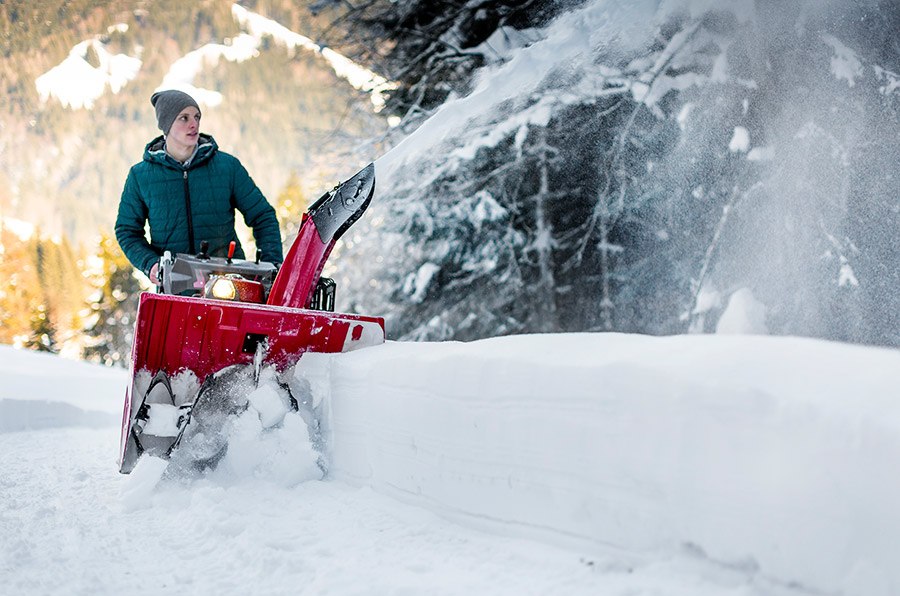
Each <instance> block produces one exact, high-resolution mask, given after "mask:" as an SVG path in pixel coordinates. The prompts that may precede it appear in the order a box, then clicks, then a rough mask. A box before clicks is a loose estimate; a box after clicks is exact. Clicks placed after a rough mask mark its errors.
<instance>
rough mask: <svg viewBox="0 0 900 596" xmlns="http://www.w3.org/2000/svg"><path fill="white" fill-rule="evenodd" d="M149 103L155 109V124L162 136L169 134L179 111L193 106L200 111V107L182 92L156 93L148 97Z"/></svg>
mask: <svg viewBox="0 0 900 596" xmlns="http://www.w3.org/2000/svg"><path fill="white" fill-rule="evenodd" d="M150 103H151V104H153V107H154V108H156V122H157V124H158V125H159V129H160V130H161V131H163V134H166V135H167V134H169V129H170V128H172V123H173V122H175V118H177V117H178V114H180V113H181V110H183V109H184V108H186V107H188V106H194V107H195V108H197V110H198V111H199V110H200V106H198V105H197V102H196V101H194V98H193V97H191V96H190V95H188V94H187V93H185V92H184V91H176V90H175V89H168V90H166V91H157V92H156V93H154V94H153V95H151V96H150Z"/></svg>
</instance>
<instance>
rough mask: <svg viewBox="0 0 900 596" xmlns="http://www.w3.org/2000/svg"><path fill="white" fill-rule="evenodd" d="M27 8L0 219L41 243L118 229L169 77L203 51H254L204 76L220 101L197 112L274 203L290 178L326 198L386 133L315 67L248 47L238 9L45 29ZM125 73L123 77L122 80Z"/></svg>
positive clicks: (303, 59) (14, 48) (22, 16)
mask: <svg viewBox="0 0 900 596" xmlns="http://www.w3.org/2000/svg"><path fill="white" fill-rule="evenodd" d="M20 4H22V3H18V2H16V3H13V4H11V5H7V4H5V5H4V6H3V7H2V11H3V13H4V20H5V23H4V27H6V32H10V31H13V32H17V33H18V36H16V37H15V38H14V39H13V41H11V42H10V43H9V45H8V46H7V48H6V50H7V52H8V58H7V59H6V60H5V61H4V66H3V69H2V76H0V82H2V83H3V85H4V86H5V87H6V89H7V91H8V92H7V94H6V102H7V103H6V105H5V106H3V105H0V108H2V109H0V124H2V131H3V135H2V137H0V153H2V155H3V159H2V162H0V182H2V184H0V188H2V189H3V190H2V191H0V212H2V215H4V216H14V217H17V218H20V219H23V220H26V221H29V222H31V223H33V224H35V225H38V226H39V227H40V228H41V229H42V230H43V231H44V232H45V233H57V234H58V233H62V232H65V233H66V234H67V235H68V236H70V238H72V239H73V240H74V241H76V242H79V243H84V242H92V241H93V239H94V236H95V235H96V234H97V232H98V230H101V229H111V227H112V223H113V221H114V218H115V209H116V205H117V203H118V198H119V194H120V193H121V187H122V184H123V183H124V179H125V176H126V175H127V172H128V168H129V167H130V166H131V165H132V164H133V163H136V162H137V161H139V160H140V158H141V155H142V151H143V147H144V145H145V144H146V143H147V142H148V141H149V140H150V139H152V138H153V137H155V136H156V135H157V134H159V131H158V130H157V129H156V124H155V119H154V115H153V110H152V107H151V106H150V105H149V97H150V94H151V93H152V92H153V91H154V90H155V89H156V88H157V87H158V86H160V85H163V84H171V83H170V82H168V81H172V79H171V75H172V72H171V69H172V68H173V66H176V65H177V64H178V63H179V61H180V60H182V59H183V58H184V57H185V56H186V55H188V54H189V53H191V52H194V51H197V50H198V49H202V48H204V47H213V46H218V47H222V48H233V49H237V48H236V45H237V44H238V43H244V42H246V40H248V39H249V40H255V43H256V44H259V45H258V47H257V48H255V49H254V48H251V53H250V55H249V56H247V58H248V59H243V60H240V61H233V62H232V61H228V60H227V59H219V60H213V61H208V62H205V63H201V66H200V69H199V71H197V72H196V73H195V75H194V76H195V78H196V81H195V83H196V84H197V85H198V86H204V87H206V88H207V89H210V90H212V91H213V92H214V94H215V95H214V96H213V97H216V98H217V99H220V100H221V103H218V102H217V101H211V100H210V99H209V97H208V96H203V97H199V98H198V100H199V101H200V102H201V105H202V107H203V109H204V123H203V129H204V131H206V132H209V133H210V134H212V135H213V136H214V137H215V138H216V139H217V141H218V142H219V144H220V146H221V147H222V148H223V149H224V150H226V151H230V152H232V153H234V154H235V155H237V156H238V157H239V158H240V159H241V160H242V161H243V162H244V164H245V165H246V166H247V168H248V170H249V171H250V172H251V175H253V176H254V178H255V180H256V181H257V183H258V184H259V185H260V187H261V188H262V189H263V191H264V193H266V194H267V196H268V197H269V198H270V200H271V201H272V202H275V199H276V197H277V194H278V193H279V191H281V189H282V188H284V187H285V185H286V184H287V182H288V179H289V178H290V175H291V173H292V172H294V173H296V174H297V175H298V176H299V178H300V179H301V180H302V181H303V182H304V184H305V186H306V187H307V188H309V187H313V188H314V189H315V190H320V189H321V186H322V185H323V177H324V180H325V182H324V185H329V184H332V183H333V178H334V177H340V175H341V174H343V173H344V170H346V169H352V168H353V167H355V166H356V164H357V162H358V161H359V160H360V158H359V157H356V158H351V159H347V157H346V152H347V151H348V150H350V149H352V148H353V147H355V146H356V145H357V144H358V143H359V142H360V141H361V140H362V139H365V138H369V137H371V136H373V135H374V134H376V133H377V132H379V131H381V130H383V129H384V124H383V121H382V120H381V119H380V118H378V117H377V116H375V115H374V113H373V110H372V105H371V103H369V102H368V96H367V95H366V94H365V93H362V92H359V91H357V90H356V89H354V88H353V87H352V86H351V85H350V84H348V83H347V81H346V79H345V78H343V77H341V76H338V75H337V74H335V71H334V68H333V66H332V65H331V64H329V62H328V61H327V60H325V59H323V58H322V56H321V55H320V54H316V53H315V52H312V51H309V50H304V49H296V50H292V49H289V48H288V47H287V46H285V45H284V44H283V43H281V42H279V41H278V40H277V39H276V38H274V37H272V36H268V37H266V39H264V40H262V41H260V40H261V34H257V35H256V36H255V37H254V36H252V35H248V31H249V26H250V25H249V24H248V21H247V19H246V18H245V19H243V20H241V19H239V18H238V16H239V14H246V11H244V13H239V14H238V13H236V9H235V8H234V7H235V5H234V4H233V3H231V2H224V1H221V0H214V1H211V2H205V3H202V4H199V5H194V4H188V5H186V4H184V3H180V2H170V1H163V2H155V3H154V4H153V5H152V7H147V8H142V7H141V6H142V5H141V6H137V7H135V6H134V5H131V4H130V3H126V4H124V5H123V4H122V3H117V2H108V3H101V4H98V3H89V4H90V5H91V8H90V9H86V8H84V7H81V8H79V6H76V5H74V4H73V5H71V6H69V5H66V6H64V7H60V9H59V14H61V15H63V18H60V19H59V20H58V21H52V22H49V24H48V25H45V26H38V25H37V24H34V21H35V20H36V18H37V17H36V16H34V15H31V13H30V9H29V8H28V6H27V3H25V4H24V5H21V6H20ZM240 10H243V9H240ZM26 13H27V14H26ZM23 23H31V24H32V25H33V26H31V27H25V26H24V25H23ZM232 40H233V41H232ZM73 48H74V51H73ZM70 52H71V53H70ZM63 62H66V64H65V65H64V66H67V67H68V68H69V72H70V73H71V72H76V73H81V76H80V77H78V78H77V79H76V80H74V81H71V80H70V82H69V83H68V84H69V85H71V84H73V83H74V84H75V85H77V86H78V88H77V89H74V90H73V89H70V90H69V91H68V93H69V95H71V94H72V93H73V92H74V91H78V92H79V95H76V96H75V97H78V99H76V100H73V101H67V98H68V97H69V96H68V95H66V94H65V93H64V92H62V90H60V89H57V91H60V92H56V93H55V92H53V91H52V87H53V84H54V83H55V84H56V85H57V87H59V86H60V85H63V86H64V85H65V84H66V81H65V78H64V77H60V76H57V77H56V81H53V80H52V79H51V78H50V74H49V73H51V71H53V69H58V70H57V71H55V74H56V75H60V74H61V70H65V69H64V68H61V66H60V65H62V64H63ZM119 64H122V65H123V66H125V67H126V68H125V69H124V70H117V68H118V65H119ZM138 65H139V67H138ZM72 68H77V69H78V70H77V71H72ZM135 71H136V72H135ZM110 72H112V74H113V75H114V76H112V77H110ZM123 72H124V73H126V74H127V76H121V75H122V74H123ZM116 75H118V76H116ZM42 76H43V77H44V78H43V79H41V77H42ZM167 77H170V78H168V79H167ZM61 78H62V79H63V80H62V82H60V79H61ZM91 81H93V83H91ZM104 81H105V82H106V85H107V90H106V91H103V92H102V93H99V94H97V92H96V91H95V92H93V93H89V94H88V95H89V96H90V97H89V98H88V99H87V101H85V98H84V97H82V96H84V94H85V92H86V91H88V90H89V88H90V85H91V84H94V85H99V87H97V89H98V90H102V88H103V84H104ZM39 82H40V83H41V84H40V86H39V84H38V83H39ZM182 82H183V81H182ZM39 88H40V91H41V92H42V93H39V92H38V89H39ZM61 98H62V99H61ZM205 101H206V102H208V103H204V102H205ZM79 106H81V107H79ZM342 155H343V157H342ZM364 158H365V157H363V159H364ZM346 164H350V165H346ZM337 172H340V173H337Z"/></svg>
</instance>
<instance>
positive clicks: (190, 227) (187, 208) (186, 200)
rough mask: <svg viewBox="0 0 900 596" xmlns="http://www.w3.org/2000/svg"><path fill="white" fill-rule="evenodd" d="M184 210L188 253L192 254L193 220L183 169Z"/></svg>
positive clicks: (189, 191)
mask: <svg viewBox="0 0 900 596" xmlns="http://www.w3.org/2000/svg"><path fill="white" fill-rule="evenodd" d="M184 210H185V211H186V212H187V226H188V248H189V249H190V254H194V253H196V252H197V251H196V250H195V249H194V222H193V220H192V218H191V189H190V187H189V186H188V175H187V170H185V171H184Z"/></svg>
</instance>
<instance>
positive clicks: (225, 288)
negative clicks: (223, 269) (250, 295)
mask: <svg viewBox="0 0 900 596" xmlns="http://www.w3.org/2000/svg"><path fill="white" fill-rule="evenodd" d="M210 294H212V297H213V298H218V299H219V300H234V298H235V296H237V288H235V287H234V282H233V281H231V280H230V279H226V278H224V277H220V278H219V279H217V280H216V281H214V282H213V284H212V288H210Z"/></svg>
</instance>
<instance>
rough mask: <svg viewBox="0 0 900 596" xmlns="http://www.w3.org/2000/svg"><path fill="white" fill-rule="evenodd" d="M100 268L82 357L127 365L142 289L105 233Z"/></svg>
mask: <svg viewBox="0 0 900 596" xmlns="http://www.w3.org/2000/svg"><path fill="white" fill-rule="evenodd" d="M97 258H98V259H99V271H98V272H96V274H95V275H94V279H93V285H94V288H95V292H94V294H93V296H92V299H91V300H90V303H89V305H88V308H89V309H90V315H89V317H90V320H91V322H90V326H89V327H88V328H87V329H86V330H85V334H86V335H87V337H88V345H87V346H86V347H85V348H84V350H83V351H82V357H83V358H84V359H85V360H91V361H93V362H100V363H103V364H106V365H109V366H111V365H116V366H123V367H127V366H128V365H129V364H130V354H131V344H132V341H133V338H134V315H135V313H136V311H137V299H138V296H139V294H140V291H141V287H140V284H139V283H138V280H137V278H135V276H134V270H133V268H132V267H131V264H130V263H129V262H128V259H126V258H125V255H124V254H123V253H122V251H121V249H119V245H118V244H117V243H116V241H115V239H113V238H111V237H110V236H108V235H106V234H104V235H103V236H102V237H101V240H100V254H99V255H98V257H97Z"/></svg>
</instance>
